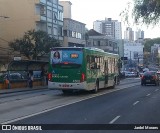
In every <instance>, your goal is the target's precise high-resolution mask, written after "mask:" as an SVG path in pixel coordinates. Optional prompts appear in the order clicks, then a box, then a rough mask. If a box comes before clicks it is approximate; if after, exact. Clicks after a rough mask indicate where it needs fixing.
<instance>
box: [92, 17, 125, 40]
mask: <svg viewBox="0 0 160 133" xmlns="http://www.w3.org/2000/svg"><path fill="white" fill-rule="evenodd" d="M93 29H94V30H95V31H97V32H99V33H101V34H104V35H106V36H107V37H110V38H113V39H122V28H121V22H118V20H112V19H111V18H105V20H101V21H100V20H96V21H94V22H93Z"/></svg>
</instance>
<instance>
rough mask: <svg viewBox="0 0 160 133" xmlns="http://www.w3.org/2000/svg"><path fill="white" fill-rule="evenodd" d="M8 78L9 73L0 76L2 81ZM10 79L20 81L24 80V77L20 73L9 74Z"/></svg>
mask: <svg viewBox="0 0 160 133" xmlns="http://www.w3.org/2000/svg"><path fill="white" fill-rule="evenodd" d="M6 78H7V73H4V74H2V75H1V76H0V79H1V80H5V79H6ZM9 78H10V80H20V79H24V77H23V76H22V74H20V73H10V74H9Z"/></svg>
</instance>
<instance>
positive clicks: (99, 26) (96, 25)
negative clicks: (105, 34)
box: [93, 20, 103, 34]
mask: <svg viewBox="0 0 160 133" xmlns="http://www.w3.org/2000/svg"><path fill="white" fill-rule="evenodd" d="M102 24H103V22H102V21H101V20H96V21H94V22H93V29H94V30H95V31H97V32H99V33H101V34H102Z"/></svg>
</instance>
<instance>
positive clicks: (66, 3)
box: [59, 1, 72, 19]
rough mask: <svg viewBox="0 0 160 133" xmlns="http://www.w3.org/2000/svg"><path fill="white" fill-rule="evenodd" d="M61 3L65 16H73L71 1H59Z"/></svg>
mask: <svg viewBox="0 0 160 133" xmlns="http://www.w3.org/2000/svg"><path fill="white" fill-rule="evenodd" d="M59 4H60V5H62V6H63V10H64V12H63V17H64V18H70V19H71V18H72V11H71V9H72V8H71V6H72V3H71V2H70V1H59Z"/></svg>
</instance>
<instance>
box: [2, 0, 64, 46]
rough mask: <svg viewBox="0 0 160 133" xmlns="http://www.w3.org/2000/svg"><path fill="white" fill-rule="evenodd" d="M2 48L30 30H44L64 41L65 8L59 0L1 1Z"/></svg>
mask: <svg viewBox="0 0 160 133" xmlns="http://www.w3.org/2000/svg"><path fill="white" fill-rule="evenodd" d="M1 15H4V16H7V17H9V18H8V19H7V20H6V21H1V20H0V27H1V28H0V37H1V38H2V39H3V40H6V41H2V39H0V46H1V47H5V46H8V43H7V42H10V41H13V40H14V39H19V38H21V37H22V36H23V35H24V33H25V32H27V31H28V30H33V29H35V30H42V31H45V32H47V33H48V34H49V35H50V36H52V37H55V38H57V39H59V41H60V42H62V41H63V7H62V6H61V5H59V1H58V0H16V1H15V0H0V16H1Z"/></svg>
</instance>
